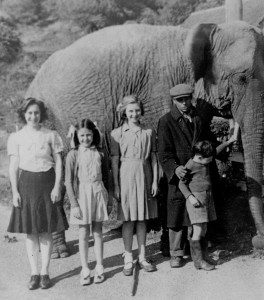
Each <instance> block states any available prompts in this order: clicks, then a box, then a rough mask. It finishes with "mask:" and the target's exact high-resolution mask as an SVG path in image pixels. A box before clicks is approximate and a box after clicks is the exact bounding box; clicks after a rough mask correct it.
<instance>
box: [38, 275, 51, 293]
mask: <svg viewBox="0 0 264 300" xmlns="http://www.w3.org/2000/svg"><path fill="white" fill-rule="evenodd" d="M39 286H40V288H42V289H48V288H50V287H51V280H50V278H49V275H47V274H46V275H40V283H39Z"/></svg>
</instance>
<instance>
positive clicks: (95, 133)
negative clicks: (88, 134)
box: [72, 119, 101, 148]
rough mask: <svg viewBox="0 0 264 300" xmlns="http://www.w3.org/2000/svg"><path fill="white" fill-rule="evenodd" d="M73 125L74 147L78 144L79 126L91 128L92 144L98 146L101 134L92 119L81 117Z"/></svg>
mask: <svg viewBox="0 0 264 300" xmlns="http://www.w3.org/2000/svg"><path fill="white" fill-rule="evenodd" d="M74 127H75V128H76V130H75V131H74V135H73V138H72V139H73V143H74V147H75V148H78V147H79V145H80V142H79V139H78V130H80V129H81V128H86V129H89V130H91V131H92V132H93V142H92V145H93V146H95V147H96V148H98V147H100V143H101V135H100V132H99V130H98V128H97V127H96V125H95V124H94V123H93V121H91V120H90V119H82V120H81V122H80V123H78V124H76V125H75V126H74Z"/></svg>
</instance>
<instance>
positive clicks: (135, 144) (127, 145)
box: [111, 123, 157, 221]
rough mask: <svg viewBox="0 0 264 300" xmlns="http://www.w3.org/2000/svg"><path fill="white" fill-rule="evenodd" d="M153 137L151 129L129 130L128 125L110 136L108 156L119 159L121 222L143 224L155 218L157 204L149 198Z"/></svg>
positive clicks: (124, 125) (154, 143)
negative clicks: (109, 152)
mask: <svg viewBox="0 0 264 300" xmlns="http://www.w3.org/2000/svg"><path fill="white" fill-rule="evenodd" d="M152 151H153V152H155V151H156V137H155V133H154V131H153V130H151V129H144V128H143V127H136V128H130V127H129V126H128V124H127V123H124V124H123V125H122V126H121V127H118V128H117V129H114V130H113V131H112V132H111V155H112V156H119V157H120V161H121V166H120V172H119V175H120V190H121V209H120V211H119V216H118V218H119V219H120V220H123V221H137V220H138V221H143V220H147V219H151V218H156V217H157V201H156V199H155V198H153V197H152V196H151V187H152V178H153V176H152V167H151V162H150V154H151V152H152Z"/></svg>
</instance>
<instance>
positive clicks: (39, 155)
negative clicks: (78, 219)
mask: <svg viewBox="0 0 264 300" xmlns="http://www.w3.org/2000/svg"><path fill="white" fill-rule="evenodd" d="M18 113H19V118H20V120H21V121H22V123H24V124H25V126H24V127H23V128H22V129H21V130H19V131H17V132H16V133H13V134H11V135H10V137H9V139H8V143H7V152H8V155H9V158H10V165H9V176H10V182H11V187H12V194H13V209H12V213H11V218H10V223H9V226H8V229H7V231H8V232H16V233H25V234H26V248H27V255H28V259H29V263H30V267H31V278H30V282H29V283H28V288H29V289H30V290H34V289H37V288H38V287H41V288H42V289H47V288H49V287H50V286H51V280H50V278H49V263H50V254H51V250H52V232H55V231H57V232H61V231H64V230H65V229H67V228H68V223H67V220H66V217H65V213H64V211H63V209H62V207H61V205H59V204H58V203H57V202H58V201H59V200H60V189H61V176H62V159H61V152H62V151H63V144H62V140H61V138H60V136H59V135H58V133H57V132H56V131H52V130H49V129H46V128H45V127H44V126H42V122H43V121H45V120H46V119H47V112H46V108H45V106H44V103H43V102H42V101H39V100H37V99H34V98H28V99H26V101H25V102H24V103H23V105H22V107H21V108H20V109H19V111H18ZM39 249H40V252H41V262H42V266H41V271H40V275H39V271H38V264H37V261H38V254H39Z"/></svg>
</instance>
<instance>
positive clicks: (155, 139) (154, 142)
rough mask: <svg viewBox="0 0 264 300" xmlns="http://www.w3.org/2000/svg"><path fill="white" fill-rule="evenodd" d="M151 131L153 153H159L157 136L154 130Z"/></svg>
mask: <svg viewBox="0 0 264 300" xmlns="http://www.w3.org/2000/svg"><path fill="white" fill-rule="evenodd" d="M151 131H152V132H151V152H157V134H156V131H155V130H154V129H152V130H151Z"/></svg>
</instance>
